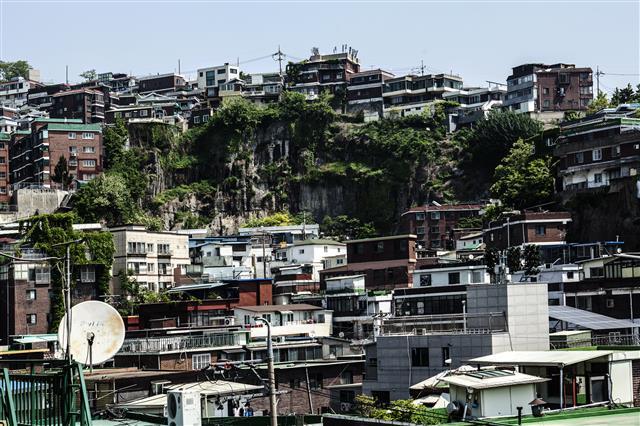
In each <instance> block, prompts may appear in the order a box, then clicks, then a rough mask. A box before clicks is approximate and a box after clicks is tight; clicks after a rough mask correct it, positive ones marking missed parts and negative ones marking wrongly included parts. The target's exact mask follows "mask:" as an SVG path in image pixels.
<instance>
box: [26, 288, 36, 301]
mask: <svg viewBox="0 0 640 426" xmlns="http://www.w3.org/2000/svg"><path fill="white" fill-rule="evenodd" d="M27 300H36V290H35V289H34V288H30V289H27Z"/></svg>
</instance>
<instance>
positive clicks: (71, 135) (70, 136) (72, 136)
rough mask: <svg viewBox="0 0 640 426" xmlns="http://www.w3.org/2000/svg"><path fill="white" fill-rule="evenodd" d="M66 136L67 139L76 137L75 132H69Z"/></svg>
mask: <svg viewBox="0 0 640 426" xmlns="http://www.w3.org/2000/svg"><path fill="white" fill-rule="evenodd" d="M67 137H68V138H69V139H75V138H76V132H69V134H68V135H67Z"/></svg>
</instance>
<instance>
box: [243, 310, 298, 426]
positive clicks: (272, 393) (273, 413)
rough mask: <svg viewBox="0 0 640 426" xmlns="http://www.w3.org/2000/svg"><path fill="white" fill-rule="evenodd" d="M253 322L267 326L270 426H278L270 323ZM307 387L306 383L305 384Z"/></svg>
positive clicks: (257, 320)
mask: <svg viewBox="0 0 640 426" xmlns="http://www.w3.org/2000/svg"><path fill="white" fill-rule="evenodd" d="M253 320H254V321H255V322H262V323H264V325H266V326H267V367H268V369H269V414H270V416H271V426H278V406H277V403H276V373H275V370H274V367H273V343H272V342H271V323H270V322H269V321H267V320H266V319H264V318H262V317H253ZM307 385H308V383H307Z"/></svg>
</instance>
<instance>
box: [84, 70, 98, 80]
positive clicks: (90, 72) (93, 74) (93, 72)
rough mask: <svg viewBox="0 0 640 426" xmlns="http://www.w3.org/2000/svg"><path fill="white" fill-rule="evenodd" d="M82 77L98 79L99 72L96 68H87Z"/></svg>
mask: <svg viewBox="0 0 640 426" xmlns="http://www.w3.org/2000/svg"><path fill="white" fill-rule="evenodd" d="M80 77H82V78H84V81H94V80H97V79H98V73H96V70H87V71H85V72H83V73H81V74H80Z"/></svg>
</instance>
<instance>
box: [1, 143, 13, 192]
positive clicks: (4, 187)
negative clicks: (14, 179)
mask: <svg viewBox="0 0 640 426" xmlns="http://www.w3.org/2000/svg"><path fill="white" fill-rule="evenodd" d="M9 142H11V136H9V134H7V133H2V132H0V205H2V204H8V203H9V201H10V200H11V195H10V191H9V188H10V187H9Z"/></svg>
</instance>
